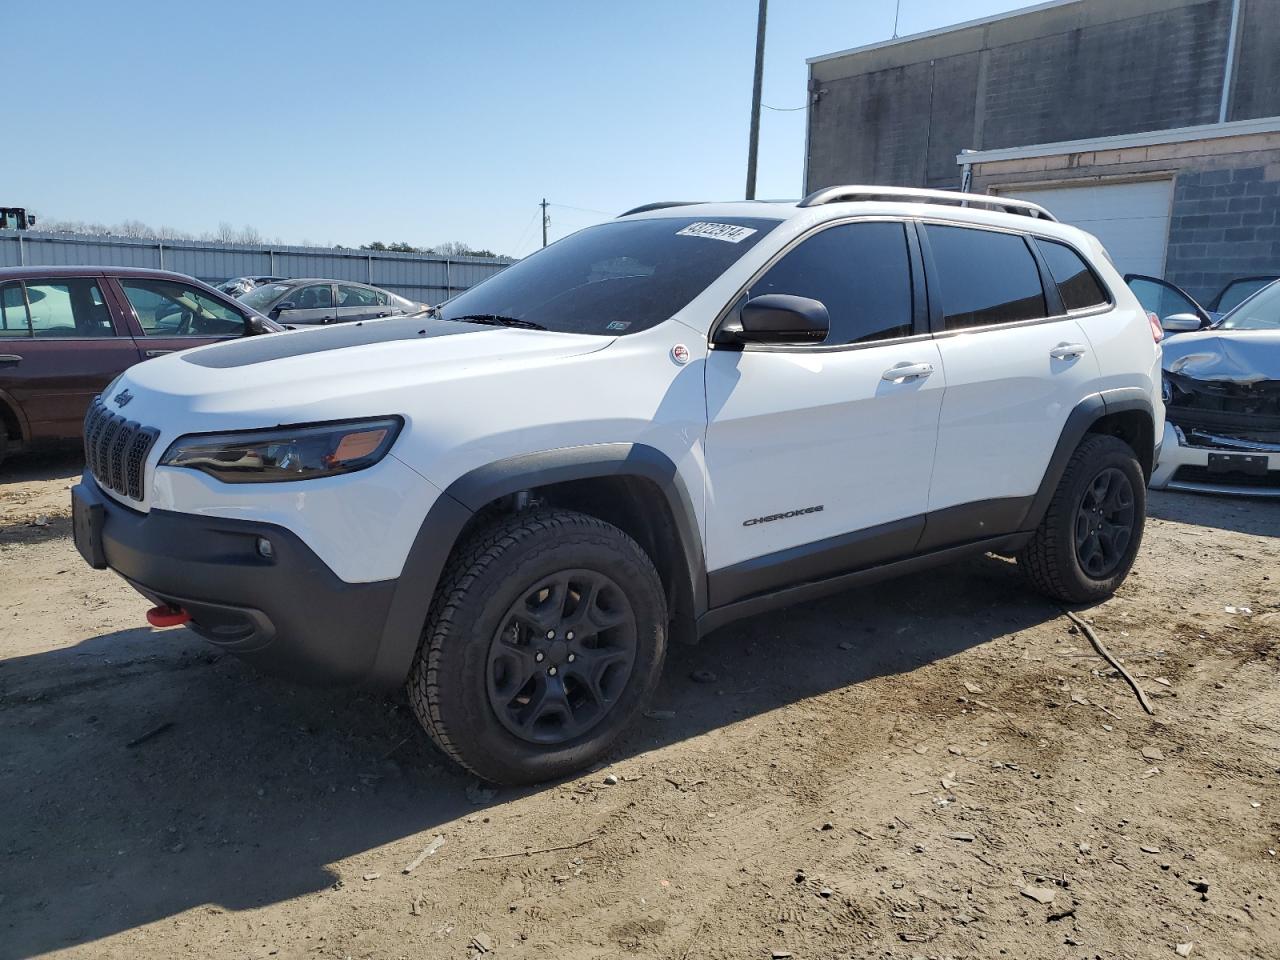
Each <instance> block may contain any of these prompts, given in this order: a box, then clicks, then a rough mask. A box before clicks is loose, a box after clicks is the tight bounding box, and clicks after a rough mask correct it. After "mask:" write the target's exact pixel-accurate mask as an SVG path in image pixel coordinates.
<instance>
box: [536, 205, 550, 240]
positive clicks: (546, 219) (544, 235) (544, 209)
mask: <svg viewBox="0 0 1280 960" xmlns="http://www.w3.org/2000/svg"><path fill="white" fill-rule="evenodd" d="M538 206H540V207H541V208H542V245H543V246H544V247H545V246H546V245H547V225H548V224H549V223H551V218H550V217H548V216H547V198H546V197H543V198H542V202H541V203H540V204H538Z"/></svg>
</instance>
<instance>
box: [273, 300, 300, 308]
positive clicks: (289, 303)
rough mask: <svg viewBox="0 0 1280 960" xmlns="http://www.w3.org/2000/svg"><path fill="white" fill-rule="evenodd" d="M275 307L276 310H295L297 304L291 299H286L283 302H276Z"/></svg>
mask: <svg viewBox="0 0 1280 960" xmlns="http://www.w3.org/2000/svg"><path fill="white" fill-rule="evenodd" d="M276 309H277V310H297V309H298V305H297V304H296V303H294V302H293V301H292V300H286V301H285V302H284V303H277V304H276Z"/></svg>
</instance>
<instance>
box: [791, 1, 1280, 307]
mask: <svg viewBox="0 0 1280 960" xmlns="http://www.w3.org/2000/svg"><path fill="white" fill-rule="evenodd" d="M809 94H810V96H809V118H808V119H809V122H808V135H807V136H808V139H807V144H806V154H805V174H804V179H805V184H804V185H805V190H806V192H808V191H812V190H816V189H819V188H821V187H824V186H830V185H833V184H840V183H882V184H893V185H898V186H918V187H934V188H944V189H961V188H962V187H964V186H967V188H968V189H971V190H975V191H978V192H981V193H993V194H1001V195H1007V196H1012V197H1020V198H1024V199H1028V200H1034V201H1036V202H1037V203H1042V204H1044V205H1045V206H1046V207H1048V208H1049V209H1050V210H1052V211H1053V212H1054V213H1055V215H1057V216H1058V217H1059V219H1062V220H1065V221H1067V222H1071V223H1075V224H1077V225H1079V226H1081V227H1083V228H1085V229H1086V230H1089V231H1091V232H1092V233H1095V234H1097V235H1098V236H1099V237H1100V238H1101V239H1102V241H1103V243H1104V244H1106V246H1107V248H1108V250H1109V251H1110V253H1111V255H1112V257H1113V259H1114V260H1115V261H1116V264H1117V266H1118V267H1119V268H1120V270H1121V272H1127V273H1142V274H1148V275H1153V276H1163V277H1166V278H1167V279H1169V280H1172V281H1173V282H1175V283H1177V284H1179V285H1181V286H1183V287H1185V288H1186V289H1187V290H1188V291H1189V292H1190V293H1192V295H1194V296H1196V297H1197V298H1201V299H1202V300H1205V301H1207V300H1209V299H1210V298H1211V297H1212V295H1213V293H1214V292H1216V290H1218V289H1219V288H1221V287H1222V286H1223V285H1224V284H1225V283H1226V281H1227V280H1229V279H1231V278H1233V277H1239V276H1248V275H1258V274H1276V275H1280V0H1054V2H1050V3H1042V4H1039V5H1037V6H1033V7H1027V8H1025V9H1023V10H1018V11H1014V12H1012V13H1009V14H1004V15H1001V16H997V17H991V18H987V19H985V20H977V21H972V22H969V23H962V24H959V25H957V26H955V27H949V28H946V29H942V30H936V31H931V32H929V33H924V34H918V35H915V36H910V37H903V38H900V39H896V40H889V41H885V42H883V43H876V44H871V45H869V46H865V47H859V48H856V49H853V50H845V51H841V52H838V53H831V54H827V55H824V56H819V57H814V58H812V59H810V60H809Z"/></svg>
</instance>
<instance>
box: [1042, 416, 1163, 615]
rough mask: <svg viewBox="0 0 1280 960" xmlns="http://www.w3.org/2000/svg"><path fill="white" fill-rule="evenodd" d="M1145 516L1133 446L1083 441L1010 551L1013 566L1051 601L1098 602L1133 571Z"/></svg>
mask: <svg viewBox="0 0 1280 960" xmlns="http://www.w3.org/2000/svg"><path fill="white" fill-rule="evenodd" d="M1146 513H1147V488H1146V478H1145V477H1144V476H1143V473H1142V467H1141V465H1140V464H1139V463H1138V457H1137V455H1136V454H1135V453H1134V451H1133V448H1132V447H1130V446H1129V445H1128V444H1127V443H1125V442H1124V441H1123V440H1120V439H1118V438H1116V437H1111V436H1105V435H1101V434H1097V435H1090V436H1087V437H1086V438H1085V439H1084V440H1083V441H1082V442H1081V444H1080V446H1078V447H1077V448H1076V451H1075V453H1073V454H1072V455H1071V459H1070V460H1069V461H1068V462H1067V468H1066V470H1065V471H1063V474H1062V479H1061V480H1060V481H1058V488H1057V490H1055V491H1054V494H1053V499H1052V500H1050V501H1049V508H1048V510H1046V511H1045V515H1044V518H1043V519H1042V520H1041V521H1040V526H1039V527H1037V528H1036V532H1035V534H1034V535H1033V536H1032V538H1031V541H1030V542H1029V543H1028V544H1027V545H1026V546H1025V547H1023V548H1022V550H1021V552H1020V553H1019V554H1018V566H1019V567H1020V568H1021V569H1022V571H1023V573H1024V574H1026V576H1027V578H1028V579H1029V580H1030V581H1031V583H1032V585H1033V586H1035V588H1036V589H1037V590H1039V591H1040V592H1042V593H1044V594H1047V595H1048V596H1050V597H1052V598H1054V599H1055V600H1060V601H1062V602H1064V603H1073V604H1075V603H1096V602H1097V601H1099V600H1103V599H1106V598H1107V597H1109V596H1111V595H1112V594H1113V593H1115V592H1116V590H1117V589H1118V588H1119V587H1120V584H1122V583H1123V582H1124V579H1125V577H1127V576H1128V575H1129V570H1130V569H1131V568H1132V567H1133V561H1134V559H1135V558H1136V557H1137V555H1138V548H1139V547H1140V546H1141V545H1142V530H1143V525H1144V522H1145V520H1146Z"/></svg>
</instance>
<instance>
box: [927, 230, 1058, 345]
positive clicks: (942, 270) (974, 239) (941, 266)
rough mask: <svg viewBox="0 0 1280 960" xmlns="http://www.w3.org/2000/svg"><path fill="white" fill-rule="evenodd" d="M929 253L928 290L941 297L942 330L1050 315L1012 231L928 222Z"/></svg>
mask: <svg viewBox="0 0 1280 960" xmlns="http://www.w3.org/2000/svg"><path fill="white" fill-rule="evenodd" d="M925 233H926V234H927V236H928V239H929V247H930V248H931V250H932V253H933V264H934V268H935V271H934V275H933V276H932V277H931V278H930V295H931V296H932V295H933V293H935V292H937V293H939V294H940V295H941V298H942V309H943V313H944V315H945V316H944V321H943V326H944V329H946V330H963V329H965V328H968V327H985V326H990V325H992V324H1002V323H1018V322H1020V321H1023V320H1039V319H1041V318H1043V317H1045V316H1047V315H1048V311H1047V309H1046V307H1045V299H1044V288H1043V287H1041V285H1040V270H1039V268H1038V267H1037V266H1036V261H1035V258H1034V257H1033V256H1032V255H1031V251H1030V250H1029V249H1028V248H1027V244H1026V241H1025V240H1024V239H1023V238H1022V237H1021V236H1020V235H1019V234H1016V233H998V232H996V231H994V230H978V229H973V228H970V227H950V226H941V225H938V224H932V223H931V224H926V225H925Z"/></svg>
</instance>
